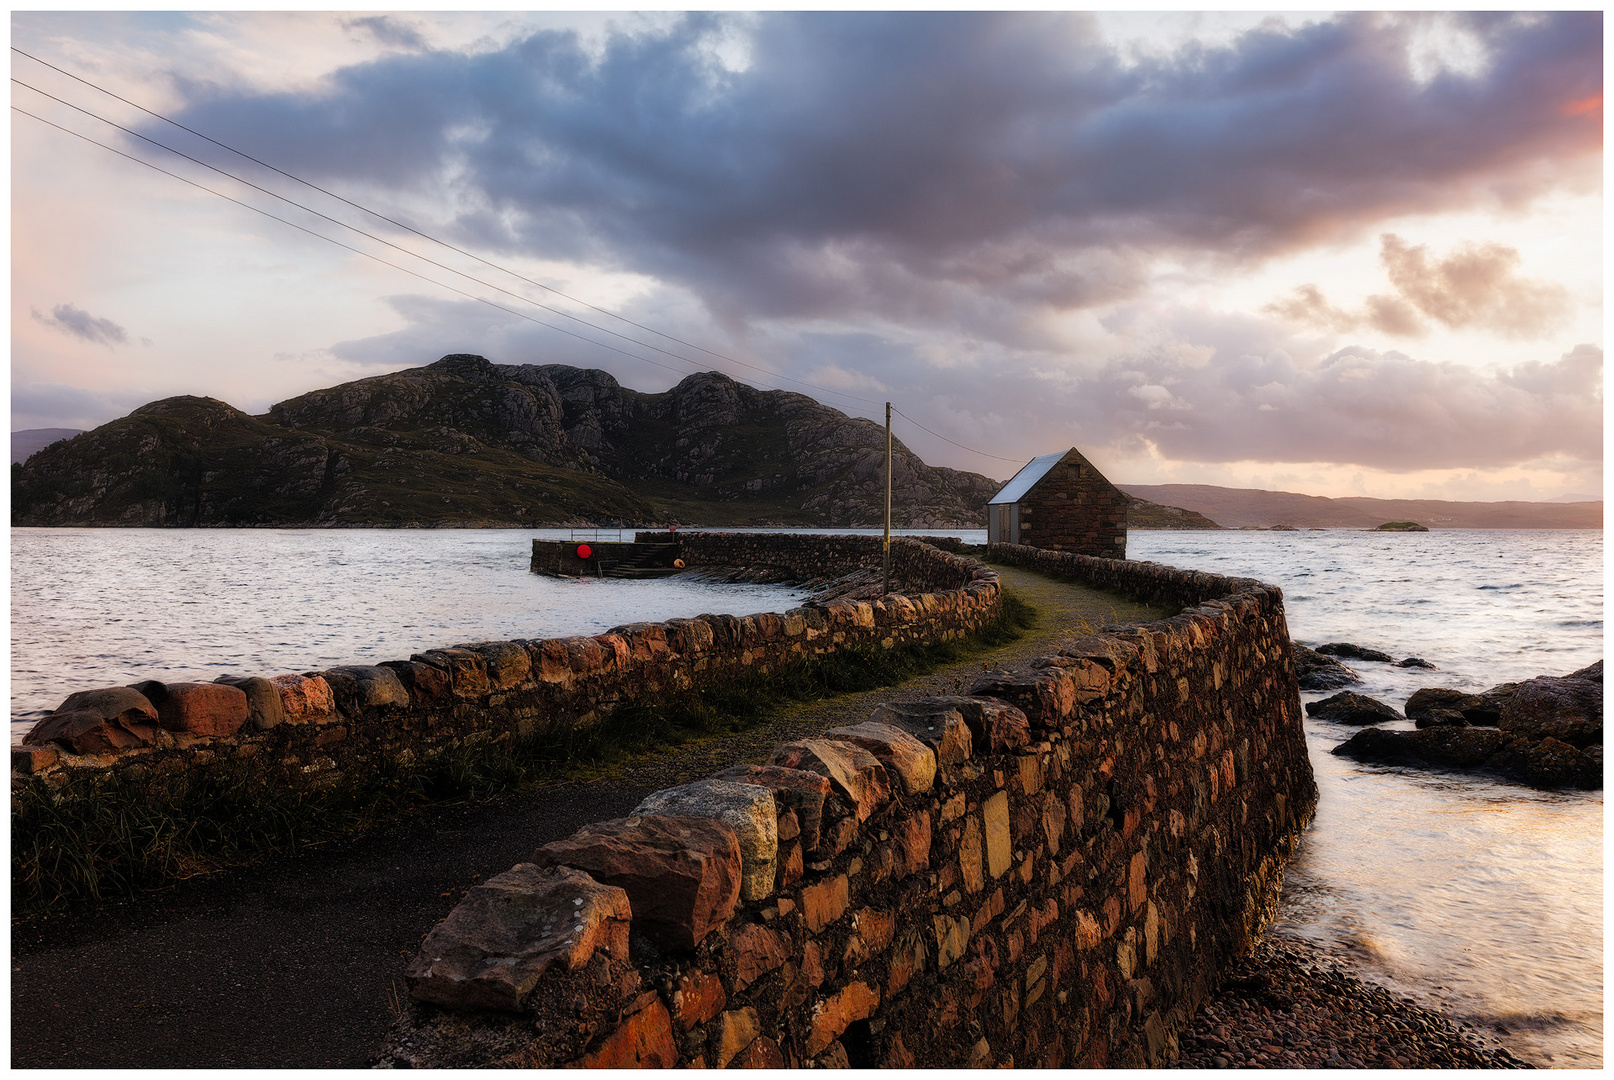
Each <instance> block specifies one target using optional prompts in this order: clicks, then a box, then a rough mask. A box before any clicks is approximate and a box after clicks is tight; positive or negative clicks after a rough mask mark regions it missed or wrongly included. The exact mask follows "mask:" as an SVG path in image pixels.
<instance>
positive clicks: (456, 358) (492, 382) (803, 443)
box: [12, 354, 998, 527]
mask: <svg viewBox="0 0 1614 1080" xmlns="http://www.w3.org/2000/svg"><path fill="white" fill-rule="evenodd" d="M892 484H893V491H894V511H895V515H896V519H897V522H898V523H899V524H901V525H904V526H907V527H935V526H942V525H951V524H959V525H966V526H970V527H979V525H980V524H981V523H982V522H984V520H985V505H986V500H987V498H988V497H990V496H991V495H992V494H993V493H994V492H995V491H996V490H997V487H998V484H997V483H996V482H995V481H993V480H990V479H988V478H987V477H984V476H979V475H976V474H974V473H965V472H958V471H955V470H952V469H943V468H933V467H931V466H929V465H926V464H925V463H924V462H923V461H921V460H920V459H919V458H918V457H917V456H916V455H914V454H913V453H912V452H911V451H909V450H908V449H907V448H906V447H905V446H903V445H902V444H901V442H900V441H898V442H896V443H895V444H894V459H893V467H892ZM884 498H885V432H884V429H883V428H882V427H880V426H879V425H877V424H875V423H873V422H872V421H869V420H862V419H856V418H853V417H849V416H846V415H845V414H843V413H840V412H837V411H836V410H834V409H831V408H829V407H828V406H825V405H821V404H819V403H818V402H816V401H814V400H812V399H811V398H808V397H805V396H803V395H801V394H792V393H787V392H785V391H782V390H768V391H763V390H757V389H755V388H753V387H750V386H746V385H745V384H743V383H739V382H735V381H734V380H733V379H730V378H728V377H727V376H724V375H720V374H718V373H716V372H702V373H698V374H694V375H691V376H689V377H688V378H686V379H684V380H683V381H682V382H680V383H679V384H678V385H677V386H674V387H673V388H672V389H670V390H668V391H666V392H665V393H661V394H642V393H639V392H637V391H634V390H629V389H627V388H625V387H623V386H621V385H620V384H618V383H617V381H616V380H615V379H613V378H612V377H611V376H609V375H607V374H605V373H604V372H601V371H586V370H582V369H579V368H571V367H565V366H563V365H558V364H548V365H536V364H514V365H505V364H494V363H491V362H489V361H488V360H486V359H484V358H483V357H480V356H471V355H467V354H454V355H450V356H445V357H443V358H442V359H441V360H439V361H437V362H436V363H434V364H430V365H428V366H426V367H420V368H410V369H407V370H405V371H395V372H390V373H388V374H386V375H378V376H375V377H373V378H369V379H361V380H358V381H357V382H351V383H344V384H342V385H340V386H335V387H331V388H329V389H325V390H316V391H313V392H312V393H308V394H303V395H301V396H299V397H296V398H292V399H290V400H288V401H283V402H280V403H279V404H277V405H274V406H273V407H271V408H270V410H269V412H268V413H267V414H265V415H264V416H259V417H252V416H247V415H246V414H244V413H241V412H239V411H238V410H236V409H233V408H231V407H230V406H229V405H226V404H224V403H223V402H220V401H214V400H212V399H210V398H195V397H180V398H168V399H165V400H163V401H157V402H153V403H151V404H150V405H145V406H142V407H141V408H139V409H136V410H135V411H134V412H133V413H131V414H130V415H129V416H127V417H124V418H123V419H121V420H115V421H113V422H112V423H110V424H106V425H103V426H102V427H99V428H96V429H95V430H94V431H91V432H87V433H85V434H83V435H80V436H78V437H77V438H74V439H72V440H69V441H66V442H61V443H57V444H55V445H52V446H50V447H47V448H46V449H44V450H42V451H40V452H39V453H37V454H35V455H34V456H33V457H32V458H30V459H29V461H28V462H27V464H26V465H25V466H23V468H22V470H21V472H20V474H19V476H18V477H17V479H16V480H15V482H14V484H13V497H12V503H13V522H14V523H15V524H19V525H409V524H415V525H433V524H464V525H472V524H475V525H497V524H507V525H543V524H582V523H588V522H596V523H620V522H630V523H646V524H648V523H656V522H661V521H665V520H667V519H668V518H669V517H671V518H683V519H684V520H686V521H690V520H699V521H702V522H703V523H707V524H724V523H736V524H737V523H742V522H751V521H758V522H774V523H801V524H813V525H843V526H844V525H872V524H876V523H878V522H879V521H881V520H882V516H883V512H884ZM714 505H715V506H716V507H718V508H719V509H718V510H716V511H715V512H714V509H713V508H714ZM728 508H732V512H731V513H727V514H725V513H724V511H725V510H726V509H728ZM725 517H726V518H727V521H725V520H724V518H725Z"/></svg>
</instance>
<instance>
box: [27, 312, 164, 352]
mask: <svg viewBox="0 0 1614 1080" xmlns="http://www.w3.org/2000/svg"><path fill="white" fill-rule="evenodd" d="M32 314H33V317H34V318H35V319H36V320H38V321H39V322H42V323H44V324H45V325H46V326H49V327H52V328H53V329H56V330H60V331H62V332H63V333H65V334H71V335H73V336H74V337H76V338H79V339H80V340H83V341H88V342H90V343H92V344H95V345H105V346H106V347H107V348H109V349H110V348H111V347H112V346H114V345H126V344H128V342H129V332H128V331H127V330H125V329H124V328H123V327H121V326H119V325H118V324H117V323H115V322H113V321H112V320H111V319H100V318H97V317H95V316H94V315H91V314H90V313H89V312H87V311H85V310H83V309H82V308H79V307H76V306H74V305H73V304H57V305H56V306H55V307H53V308H51V309H50V314H49V315H46V314H43V313H41V312H39V311H37V310H36V311H33V312H32ZM141 340H142V342H144V343H146V344H149V342H145V339H141Z"/></svg>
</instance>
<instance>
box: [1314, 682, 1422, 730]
mask: <svg viewBox="0 0 1614 1080" xmlns="http://www.w3.org/2000/svg"><path fill="white" fill-rule="evenodd" d="M1306 715H1307V716H1311V717H1315V718H1316V719H1318V720H1327V721H1329V722H1330V723H1335V724H1353V725H1358V726H1360V725H1362V724H1381V723H1383V722H1384V721H1386V720H1400V719H1401V714H1400V713H1398V712H1396V711H1395V710H1394V709H1392V708H1390V706H1388V705H1386V704H1384V702H1382V701H1377V700H1375V699H1373V698H1370V697H1368V696H1367V695H1366V694H1353V693H1351V692H1350V691H1349V690H1346V691H1344V692H1342V693H1338V694H1335V695H1334V696H1333V697H1326V698H1323V699H1322V700H1321V701H1313V702H1309V703H1308V704H1307V705H1306Z"/></svg>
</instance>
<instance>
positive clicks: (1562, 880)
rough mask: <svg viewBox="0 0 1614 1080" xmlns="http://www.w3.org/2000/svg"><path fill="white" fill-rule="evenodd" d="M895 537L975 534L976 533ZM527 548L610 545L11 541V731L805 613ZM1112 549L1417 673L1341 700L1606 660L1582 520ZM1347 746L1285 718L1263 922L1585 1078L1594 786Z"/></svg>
mask: <svg viewBox="0 0 1614 1080" xmlns="http://www.w3.org/2000/svg"><path fill="white" fill-rule="evenodd" d="M795 531H800V530H795ZM838 531H864V532H870V531H873V530H838ZM901 533H902V534H904V535H927V534H928V535H948V536H959V537H961V538H962V539H964V540H966V541H969V542H972V543H982V542H984V540H985V531H984V530H963V531H960V530H919V531H913V530H901ZM535 537H538V538H548V539H594V540H599V539H616V538H617V534H616V533H615V532H614V531H612V532H609V533H600V532H596V531H593V530H585V531H576V530H567V529H558V530H557V529H549V530H470V529H467V530H446V529H445V530H421V531H416V530H365V529H341V530H296V529H287V530H230V529H192V530H156V529H13V530H12V531H11V626H12V638H11V646H12V651H11V680H12V681H11V687H12V739H13V741H14V742H15V741H16V740H17V739H19V738H20V737H21V733H22V732H24V731H26V729H27V728H28V726H30V725H31V724H33V723H35V722H37V720H38V719H40V718H41V717H42V716H44V715H46V714H47V712H48V711H49V710H51V709H53V708H55V707H56V706H57V705H58V704H59V703H60V702H61V700H62V699H63V698H64V697H66V696H67V694H69V693H72V692H73V691H75V690H82V689H90V688H94V687H99V686H110V685H119V684H123V683H128V682H133V681H137V680H140V679H148V678H157V679H163V680H167V681H181V680H197V681H211V680H212V679H213V678H215V677H217V676H218V675H222V674H242V675H274V674H279V673H282V672H292V671H311V670H316V669H319V668H322V667H329V666H332V665H336V664H354V663H376V662H379V661H381V660H391V659H403V658H407V657H408V656H409V655H410V654H411V653H414V652H419V651H421V650H423V649H428V648H433V647H439V646H444V645H451V644H458V643H464V642H475V641H490V640H503V639H510V638H524V637H525V638H533V637H549V636H560V635H570V634H589V633H598V632H600V631H603V630H606V629H609V628H610V627H612V626H616V625H620V624H623V623H627V622H635V621H641V620H660V619H667V618H674V617H679V616H691V615H696V614H700V613H703V612H712V613H728V614H749V613H752V612H757V611H779V610H783V609H784V608H787V607H790V606H793V605H794V604H796V603H799V602H800V600H801V599H803V596H802V594H801V593H799V592H797V591H794V590H791V589H788V588H783V587H779V586H757V585H712V584H706V583H701V582H697V581H692V580H688V579H683V578H678V577H674V578H665V579H659V580H648V581H616V580H588V579H582V580H564V579H556V578H548V577H542V576H539V575H534V574H531V573H528V569H527V568H528V559H529V557H530V549H531V545H530V543H529V541H530V540H531V539H533V538H535ZM622 538H623V539H630V538H631V533H625V534H623V535H622ZM1127 554H1128V556H1129V557H1130V558H1134V559H1146V560H1151V561H1154V562H1160V563H1165V564H1168V565H1172V566H1178V567H1183V568H1187V569H1197V570H1208V571H1213V572H1216V573H1222V574H1230V575H1236V576H1249V577H1256V578H1259V579H1261V580H1263V581H1267V582H1271V583H1273V584H1276V585H1279V586H1280V587H1282V588H1283V590H1284V596H1285V607H1286V611H1287V614H1288V620H1289V630H1290V633H1291V635H1292V636H1293V637H1294V638H1295V640H1297V641H1299V642H1301V643H1302V644H1306V645H1310V646H1313V647H1315V646H1317V645H1321V644H1324V643H1327V642H1350V643H1353V644H1357V645H1363V646H1367V647H1370V648H1374V649H1379V650H1381V651H1383V652H1387V653H1390V654H1392V655H1393V656H1395V657H1396V658H1398V659H1399V658H1404V657H1410V656H1417V657H1420V658H1422V659H1424V660H1427V661H1429V662H1430V663H1432V664H1434V665H1435V669H1434V670H1421V669H1417V668H1400V667H1394V666H1391V665H1387V664H1377V663H1369V662H1359V661H1348V663H1350V664H1351V666H1352V667H1353V668H1354V669H1355V670H1356V671H1357V672H1358V673H1359V674H1360V675H1361V676H1362V679H1363V682H1362V683H1361V684H1360V685H1357V686H1353V687H1352V689H1354V690H1357V691H1358V692H1361V693H1365V694H1368V695H1370V696H1372V697H1375V698H1378V699H1379V700H1381V701H1383V702H1385V703H1386V704H1389V705H1393V706H1395V707H1396V708H1398V709H1399V708H1401V707H1402V706H1404V704H1405V702H1406V699H1407V697H1408V696H1410V695H1411V694H1412V693H1413V691H1415V690H1417V689H1419V688H1420V687H1425V686H1442V687H1455V688H1457V689H1461V690H1467V691H1478V690H1484V689H1487V688H1489V687H1490V686H1493V685H1495V684H1497V683H1501V682H1508V681H1515V680H1520V679H1527V678H1531V677H1534V676H1536V675H1562V674H1567V673H1569V672H1570V671H1573V670H1576V669H1578V668H1582V667H1585V666H1586V665H1588V664H1591V663H1593V662H1594V661H1596V660H1598V659H1600V658H1601V657H1602V652H1603V621H1602V620H1603V537H1602V533H1601V532H1588V531H1541V532H1537V531H1516V530H1439V531H1435V532H1429V533H1376V532H1360V531H1355V530H1340V529H1332V530H1313V531H1301V532H1254V531H1248V532H1246V531H1238V532H1141V531H1138V532H1133V533H1132V534H1131V535H1130V536H1129V537H1128V543H1127ZM1302 696H1303V699H1304V700H1307V701H1311V700H1315V699H1317V698H1319V697H1322V696H1325V695H1323V694H1304V695H1302ZM1390 726H1392V727H1406V728H1410V727H1411V724H1410V723H1406V722H1398V723H1394V724H1391V725H1390ZM1352 730H1354V729H1345V728H1340V727H1337V726H1334V725H1329V724H1325V723H1320V722H1314V721H1312V720H1310V719H1309V718H1308V719H1307V721H1306V737H1307V741H1308V744H1309V747H1310V751H1311V760H1312V765H1313V768H1314V769H1315V770H1316V773H1317V781H1318V786H1319V789H1320V798H1319V804H1318V809H1317V817H1316V821H1315V822H1314V823H1313V825H1312V826H1311V827H1310V828H1309V829H1308V830H1307V832H1306V835H1305V837H1304V839H1303V841H1302V844H1301V848H1300V852H1299V854H1298V856H1297V858H1296V859H1295V861H1294V862H1293V863H1292V864H1291V866H1290V868H1289V871H1288V874H1287V877H1286V882H1285V889H1284V898H1283V902H1282V906H1281V909H1280V913H1279V920H1278V928H1279V929H1280V930H1282V931H1283V932H1285V933H1290V934H1294V935H1297V936H1301V937H1305V938H1308V939H1310V940H1313V941H1315V942H1317V943H1318V944H1320V945H1322V946H1323V947H1325V948H1327V949H1329V950H1331V951H1333V952H1335V953H1336V954H1338V955H1341V956H1342V957H1344V958H1345V959H1346V960H1347V961H1348V962H1349V963H1350V964H1351V965H1352V966H1353V968H1354V969H1355V970H1356V972H1357V973H1358V974H1359V975H1361V976H1362V977H1364V978H1367V979H1371V980H1373V981H1375V982H1378V983H1381V984H1383V985H1386V986H1388V987H1390V988H1392V989H1394V990H1397V991H1399V992H1402V993H1405V994H1407V995H1409V996H1411V997H1413V998H1415V999H1417V1000H1419V1001H1420V1002H1422V1003H1424V1004H1426V1005H1429V1006H1431V1007H1434V1008H1437V1009H1439V1010H1441V1011H1443V1012H1445V1013H1446V1014H1448V1015H1450V1016H1452V1017H1454V1018H1456V1019H1458V1020H1461V1021H1463V1022H1465V1023H1468V1024H1471V1025H1473V1026H1476V1027H1479V1028H1482V1029H1484V1030H1486V1031H1488V1032H1489V1033H1492V1034H1494V1035H1495V1036H1496V1037H1497V1038H1498V1039H1499V1040H1500V1041H1501V1042H1502V1043H1503V1044H1504V1045H1506V1046H1507V1047H1508V1048H1509V1049H1511V1050H1512V1051H1513V1052H1514V1053H1516V1054H1518V1055H1519V1056H1521V1057H1524V1058H1526V1059H1527V1060H1531V1061H1534V1062H1536V1063H1538V1064H1541V1065H1545V1066H1550V1067H1559V1068H1596V1067H1600V1066H1601V1064H1602V1060H1603V1045H1602V1041H1603V1040H1602V1025H1603V1009H1602V997H1603V963H1602V955H1603V797H1602V792H1600V791H1598V792H1543V791H1535V790H1532V789H1530V788H1526V787H1522V786H1520V785H1516V784H1510V783H1505V782H1502V781H1497V780H1490V779H1484V778H1479V777H1475V776H1469V775H1458V774H1448V773H1438V772H1426V771H1419V770H1413V769H1404V768H1394V767H1385V766H1374V765H1365V764H1361V763H1357V762H1352V761H1348V760H1346V759H1343V758H1338V757H1335V756H1333V755H1332V754H1331V753H1330V752H1329V751H1330V750H1332V748H1333V747H1335V746H1337V745H1338V744H1339V743H1340V742H1342V741H1344V739H1345V738H1348V737H1349V735H1350V734H1351V732H1352Z"/></svg>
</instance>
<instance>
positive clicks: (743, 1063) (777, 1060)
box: [729, 1035, 785, 1069]
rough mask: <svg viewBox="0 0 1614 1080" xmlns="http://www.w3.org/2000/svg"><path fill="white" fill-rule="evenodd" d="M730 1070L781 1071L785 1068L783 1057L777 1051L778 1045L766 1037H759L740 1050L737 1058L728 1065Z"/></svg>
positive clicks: (781, 1052) (782, 1054)
mask: <svg viewBox="0 0 1614 1080" xmlns="http://www.w3.org/2000/svg"><path fill="white" fill-rule="evenodd" d="M729 1068H731V1069H783V1068H785V1055H784V1053H783V1051H781V1050H780V1049H779V1044H778V1043H776V1042H774V1041H773V1040H772V1039H770V1038H768V1036H766V1035H759V1036H757V1038H756V1039H755V1040H754V1041H752V1043H751V1045H750V1046H747V1047H746V1048H745V1049H744V1050H742V1051H741V1052H740V1054H739V1056H738V1057H736V1058H735V1059H734V1060H733V1061H731V1062H730V1063H729Z"/></svg>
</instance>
